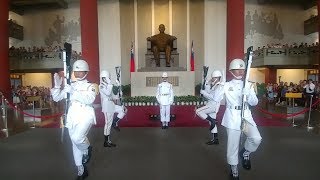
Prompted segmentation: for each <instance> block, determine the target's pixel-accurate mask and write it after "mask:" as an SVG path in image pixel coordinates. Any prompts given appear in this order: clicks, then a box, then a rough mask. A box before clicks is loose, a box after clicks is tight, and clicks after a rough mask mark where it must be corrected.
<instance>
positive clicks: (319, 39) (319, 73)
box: [317, 0, 320, 82]
mask: <svg viewBox="0 0 320 180" xmlns="http://www.w3.org/2000/svg"><path fill="white" fill-rule="evenodd" d="M317 10H318V42H319V45H318V82H319V81H320V18H319V17H320V13H319V12H320V0H317Z"/></svg>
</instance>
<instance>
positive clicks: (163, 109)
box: [160, 105, 170, 123]
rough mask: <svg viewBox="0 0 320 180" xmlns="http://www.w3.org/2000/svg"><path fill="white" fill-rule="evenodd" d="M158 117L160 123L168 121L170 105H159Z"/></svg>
mask: <svg viewBox="0 0 320 180" xmlns="http://www.w3.org/2000/svg"><path fill="white" fill-rule="evenodd" d="M160 117H161V118H160V121H161V122H162V123H168V122H169V121H170V105H160Z"/></svg>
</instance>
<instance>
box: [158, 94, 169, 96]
mask: <svg viewBox="0 0 320 180" xmlns="http://www.w3.org/2000/svg"><path fill="white" fill-rule="evenodd" d="M169 95H170V94H160V96H169Z"/></svg>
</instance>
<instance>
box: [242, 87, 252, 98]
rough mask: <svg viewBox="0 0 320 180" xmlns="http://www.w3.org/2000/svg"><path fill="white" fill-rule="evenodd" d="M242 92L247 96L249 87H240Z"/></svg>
mask: <svg viewBox="0 0 320 180" xmlns="http://www.w3.org/2000/svg"><path fill="white" fill-rule="evenodd" d="M242 94H243V95H245V96H248V95H249V94H250V89H249V88H243V89H242Z"/></svg>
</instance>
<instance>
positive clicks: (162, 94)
mask: <svg viewBox="0 0 320 180" xmlns="http://www.w3.org/2000/svg"><path fill="white" fill-rule="evenodd" d="M156 98H157V101H158V103H159V104H160V117H161V118H160V121H161V123H162V129H167V128H168V126H169V121H170V105H171V104H172V103H173V98H174V95H173V88H172V84H170V83H169V82H168V74H167V73H166V72H164V73H162V82H161V83H160V84H158V88H157V94H156Z"/></svg>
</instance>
